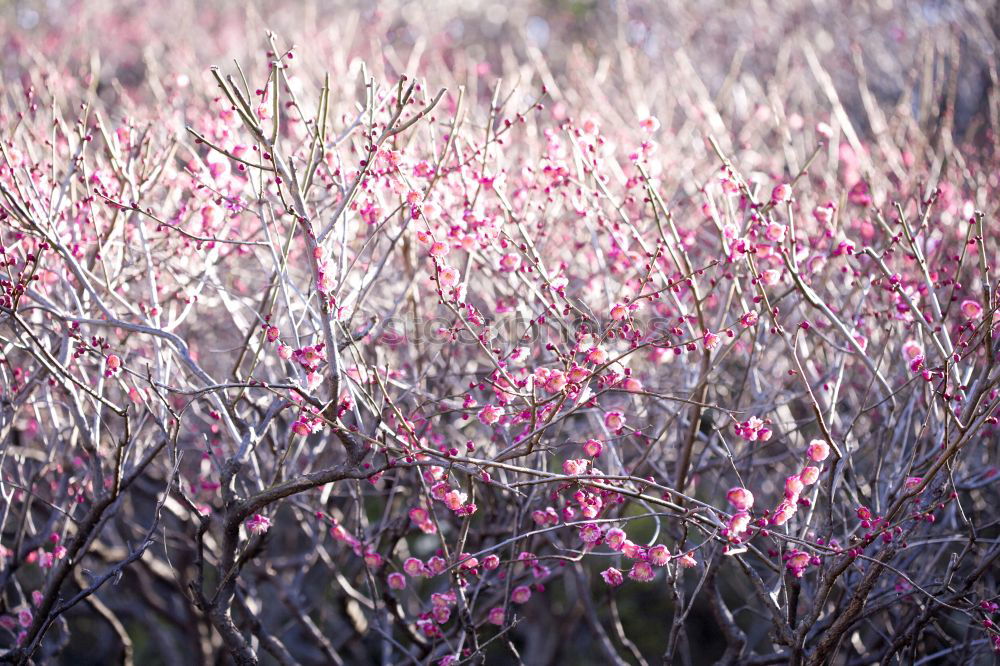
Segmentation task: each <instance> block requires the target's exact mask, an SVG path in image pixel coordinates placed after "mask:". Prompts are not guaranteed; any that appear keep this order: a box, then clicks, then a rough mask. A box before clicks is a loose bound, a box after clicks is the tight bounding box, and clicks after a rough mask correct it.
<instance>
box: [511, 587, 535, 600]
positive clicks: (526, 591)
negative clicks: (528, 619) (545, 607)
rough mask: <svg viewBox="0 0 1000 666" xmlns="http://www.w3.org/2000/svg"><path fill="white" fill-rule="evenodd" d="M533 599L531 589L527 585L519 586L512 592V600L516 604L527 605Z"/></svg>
mask: <svg viewBox="0 0 1000 666" xmlns="http://www.w3.org/2000/svg"><path fill="white" fill-rule="evenodd" d="M530 598H531V588H530V587H528V586H527V585H518V586H517V587H515V588H514V589H513V590H511V592H510V600H511V601H513V602H514V603H515V604H523V603H527V601H528V599H530Z"/></svg>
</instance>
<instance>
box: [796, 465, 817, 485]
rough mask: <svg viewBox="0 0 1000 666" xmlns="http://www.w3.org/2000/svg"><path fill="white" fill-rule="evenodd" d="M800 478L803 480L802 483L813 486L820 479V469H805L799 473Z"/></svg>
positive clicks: (810, 467)
mask: <svg viewBox="0 0 1000 666" xmlns="http://www.w3.org/2000/svg"><path fill="white" fill-rule="evenodd" d="M799 478H800V479H802V483H803V484H804V485H807V486H811V485H812V484H814V483H816V481H817V480H818V479H819V467H813V466H811V465H810V466H809V467H803V468H802V471H801V472H799Z"/></svg>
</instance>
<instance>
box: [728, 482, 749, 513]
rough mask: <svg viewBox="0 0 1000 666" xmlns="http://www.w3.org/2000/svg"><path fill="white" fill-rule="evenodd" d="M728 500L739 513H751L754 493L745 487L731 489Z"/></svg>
mask: <svg viewBox="0 0 1000 666" xmlns="http://www.w3.org/2000/svg"><path fill="white" fill-rule="evenodd" d="M726 499H727V500H729V503H730V504H732V505H733V507H735V508H736V510H737V511H749V510H750V508H751V507H752V506H753V493H752V492H750V491H749V490H747V489H746V488H743V487H736V488H730V489H729V492H728V493H726Z"/></svg>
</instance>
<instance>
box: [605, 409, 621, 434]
mask: <svg viewBox="0 0 1000 666" xmlns="http://www.w3.org/2000/svg"><path fill="white" fill-rule="evenodd" d="M604 425H606V426H607V427H608V429H609V430H621V429H622V428H623V427H625V415H624V414H622V413H621V412H619V411H612V412H608V413H607V414H605V415H604Z"/></svg>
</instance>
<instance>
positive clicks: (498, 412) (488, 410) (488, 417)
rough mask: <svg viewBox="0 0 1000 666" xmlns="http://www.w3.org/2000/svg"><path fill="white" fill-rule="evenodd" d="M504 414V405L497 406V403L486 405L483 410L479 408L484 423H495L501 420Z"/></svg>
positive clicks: (480, 417)
mask: <svg viewBox="0 0 1000 666" xmlns="http://www.w3.org/2000/svg"><path fill="white" fill-rule="evenodd" d="M503 414H504V410H503V408H502V407H497V406H496V405H485V406H484V407H483V408H482V409H481V410H479V420H480V421H481V422H482V423H483V424H484V425H493V424H494V423H496V422H497V421H499V420H500V417H502V416H503Z"/></svg>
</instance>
